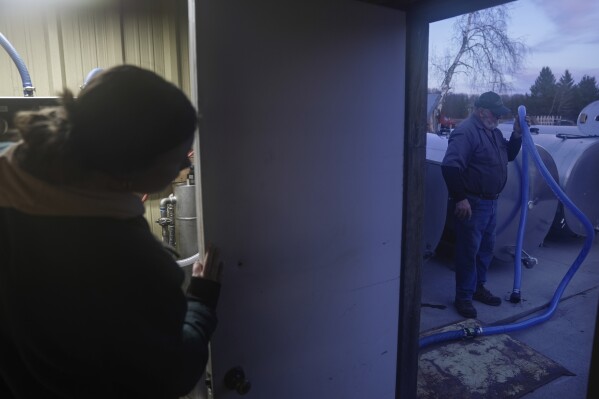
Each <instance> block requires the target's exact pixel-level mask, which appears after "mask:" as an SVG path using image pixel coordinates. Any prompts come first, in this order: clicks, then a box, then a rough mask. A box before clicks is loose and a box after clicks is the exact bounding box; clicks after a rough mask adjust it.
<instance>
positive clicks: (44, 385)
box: [0, 155, 220, 399]
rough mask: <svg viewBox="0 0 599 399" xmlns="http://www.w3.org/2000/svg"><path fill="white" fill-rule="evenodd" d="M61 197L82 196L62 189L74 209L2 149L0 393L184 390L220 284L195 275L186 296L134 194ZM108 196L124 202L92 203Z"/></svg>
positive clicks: (163, 394)
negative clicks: (15, 162)
mask: <svg viewBox="0 0 599 399" xmlns="http://www.w3.org/2000/svg"><path fill="white" fill-rule="evenodd" d="M31 179H33V180H31ZM31 182H33V183H31ZM36 191H37V192H38V195H39V196H38V197H36V196H35V193H36ZM55 195H56V196H55ZM69 195H81V196H80V197H76V198H75V199H73V198H70V199H67V198H64V202H65V203H68V204H72V205H73V206H72V208H73V209H72V210H69V209H68V208H66V207H64V206H62V205H60V204H59V203H58V202H57V201H56V200H57V199H59V197H60V196H59V195H58V194H57V193H56V192H55V191H54V188H53V187H51V186H46V185H45V184H44V182H41V181H37V182H36V181H35V178H33V177H32V176H30V175H27V174H26V173H23V172H22V171H20V170H18V168H17V169H16V172H15V169H14V165H11V161H10V159H7V157H6V156H2V155H0V398H7V399H8V398H44V399H51V398H77V399H79V398H177V397H179V396H182V395H184V394H186V393H187V392H189V391H190V390H191V389H192V388H193V386H194V384H195V383H196V382H197V380H198V379H199V377H200V376H201V375H202V373H203V371H204V367H205V364H206V361H207V358H208V348H207V345H208V341H209V339H210V337H211V334H212V332H213V331H214V329H215V326H216V316H215V312H214V309H215V306H216V302H217V299H218V294H219V288H220V285H219V284H217V283H214V282H212V281H208V280H203V279H199V278H192V281H191V283H190V285H189V288H188V294H187V296H186V295H185V294H184V292H183V291H182V288H181V287H182V284H183V279H184V273H183V271H182V270H181V269H180V267H179V266H178V265H177V263H176V262H175V261H174V260H173V258H172V256H171V255H170V254H169V253H168V252H167V251H166V250H165V249H164V248H163V246H162V244H161V243H160V242H159V241H158V240H157V239H156V238H155V237H154V236H153V234H152V233H151V231H150V229H149V227H148V224H147V222H146V220H145V219H144V217H143V216H142V214H140V211H139V210H140V209H142V211H141V212H142V213H143V207H141V208H140V207H139V206H138V205H136V202H135V201H138V200H139V199H137V200H136V199H135V198H134V197H131V198H129V200H130V202H129V205H126V206H122V204H123V203H126V202H127V201H122V199H119V198H116V199H115V198H113V196H112V194H109V195H107V196H105V195H104V194H98V195H95V194H94V193H89V192H88V193H81V192H80V193H75V194H74V193H70V194H69ZM103 196H104V197H103ZM117 196H118V195H117ZM20 197H22V201H23V204H21V205H20V204H19V202H18V199H19V198H20ZM84 198H87V200H85V199H84ZM107 198H109V199H108V200H107ZM46 199H47V200H48V201H47V202H46V201H45V200H46ZM77 199H78V200H79V201H77ZM113 200H114V201H113ZM110 201H113V203H114V204H117V203H118V204H121V205H118V204H117V205H115V206H114V207H112V206H110V205H108V206H107V207H106V208H102V207H99V209H98V208H96V210H94V209H93V208H92V207H93V206H97V205H98V204H101V203H109V202H110ZM36 203H39V204H42V203H43V204H45V205H40V206H36ZM77 204H79V205H77ZM37 209H41V210H42V211H39V212H37V211H36V210H37ZM85 213H89V215H86V214H85Z"/></svg>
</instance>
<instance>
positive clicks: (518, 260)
mask: <svg viewBox="0 0 599 399" xmlns="http://www.w3.org/2000/svg"><path fill="white" fill-rule="evenodd" d="M525 116H526V115H525ZM520 124H521V125H520V126H528V125H527V123H526V120H524V122H522V121H520ZM524 147H525V149H527V146H526V145H525V146H524ZM528 150H530V148H528ZM532 150H533V151H534V152H536V150H535V146H534V143H533V145H532ZM520 175H521V179H522V180H521V184H520V187H521V189H520V223H519V225H518V235H517V238H516V253H515V254H514V288H513V290H512V295H511V296H510V302H513V303H519V302H520V295H521V294H520V288H521V283H522V243H523V241H524V230H525V229H526V217H527V216H528V185H529V183H528V181H529V176H528V151H526V150H525V151H522V173H520Z"/></svg>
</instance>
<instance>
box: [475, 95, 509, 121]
mask: <svg viewBox="0 0 599 399" xmlns="http://www.w3.org/2000/svg"><path fill="white" fill-rule="evenodd" d="M474 105H475V106H476V107H480V108H486V109H488V110H489V111H491V112H492V113H493V114H494V115H497V116H501V115H507V114H509V113H510V112H511V111H510V109H509V108H507V107H506V106H505V105H503V101H501V97H499V94H497V93H495V92H492V91H488V92H486V93H483V94H481V95H480V97H479V98H478V100H476V101H475V102H474Z"/></svg>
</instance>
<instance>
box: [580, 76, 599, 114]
mask: <svg viewBox="0 0 599 399" xmlns="http://www.w3.org/2000/svg"><path fill="white" fill-rule="evenodd" d="M575 97H576V109H577V110H578V113H580V111H582V109H583V108H584V107H586V106H587V105H589V104H590V103H592V102H593V101H597V100H599V88H598V87H597V81H596V80H595V77H594V76H593V77H591V76H588V75H584V76H583V77H582V79H580V82H578V85H576V96H575Z"/></svg>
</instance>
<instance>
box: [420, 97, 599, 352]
mask: <svg viewBox="0 0 599 399" xmlns="http://www.w3.org/2000/svg"><path fill="white" fill-rule="evenodd" d="M518 117H519V118H520V126H521V127H522V138H523V144H524V149H525V151H529V152H530V154H531V155H532V157H533V160H534V161H535V164H536V166H537V168H538V169H539V171H540V172H541V175H542V176H543V178H544V179H545V181H546V182H547V183H548V184H549V187H550V188H551V190H552V191H553V192H554V194H555V195H556V196H557V197H558V199H559V200H560V201H561V202H562V203H563V204H564V205H565V206H567V207H568V208H569V209H570V210H571V211H572V213H574V215H576V217H577V218H578V219H580V221H581V223H582V224H583V226H584V228H585V230H586V232H587V235H586V239H585V242H584V244H583V246H582V249H581V250H580V252H579V254H578V256H577V257H576V259H575V260H574V263H572V266H570V268H569V269H568V271H567V272H566V274H565V276H564V277H563V278H562V280H561V282H560V283H559V285H558V287H557V289H556V291H555V293H554V294H553V297H552V298H551V302H550V303H549V306H548V308H547V311H545V312H544V313H543V314H541V315H539V316H535V317H531V318H530V319H527V320H524V321H521V322H518V323H512V324H507V325H503V326H493V327H485V328H482V327H477V328H465V329H462V330H455V331H447V332H443V333H439V334H433V335H430V336H428V337H424V338H421V339H420V349H422V348H425V347H427V346H430V345H432V344H435V343H440V342H444V341H448V340H454V339H458V338H474V337H476V336H480V335H493V334H503V333H508V332H512V331H518V330H522V329H524V328H528V327H532V326H535V325H537V324H540V323H543V322H545V321H547V320H549V319H550V318H551V316H553V314H554V313H555V310H556V309H557V305H558V303H559V300H560V298H561V297H562V295H563V293H564V290H565V289H566V287H567V286H568V284H569V283H570V280H572V277H574V274H575V273H576V272H577V271H578V269H579V268H580V265H581V264H582V262H583V261H584V259H585V258H586V257H587V255H588V253H589V251H590V250H591V246H592V245H593V240H594V239H595V229H594V228H593V225H592V224H591V222H590V221H589V219H588V218H587V217H586V216H585V215H584V214H583V213H582V212H581V211H580V210H579V209H578V208H577V207H576V205H575V204H574V203H573V202H572V201H571V200H570V198H568V197H567V196H566V194H565V193H564V192H563V190H562V189H561V188H560V187H559V184H558V183H556V181H555V180H553V176H551V173H549V170H547V167H546V166H545V164H544V163H543V161H542V160H541V157H540V155H539V153H538V152H537V151H536V148H535V144H534V142H533V141H532V137H531V135H530V129H529V128H528V125H527V123H526V108H525V107H524V106H523V105H521V106H520V107H518ZM523 155H524V154H523ZM523 168H524V161H523ZM523 171H525V172H526V173H524V172H523V173H522V174H523V175H526V174H527V172H528V171H527V170H526V169H523ZM527 206H528V205H527ZM521 220H522V218H521ZM516 252H517V253H519V252H520V251H518V248H517V249H516Z"/></svg>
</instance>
